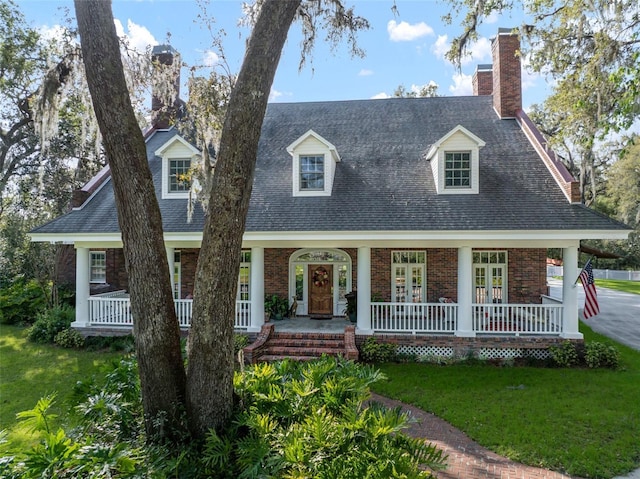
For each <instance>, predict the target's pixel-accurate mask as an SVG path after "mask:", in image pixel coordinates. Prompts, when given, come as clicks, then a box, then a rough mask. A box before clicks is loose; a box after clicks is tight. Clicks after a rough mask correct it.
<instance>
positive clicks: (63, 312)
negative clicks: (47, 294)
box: [27, 305, 75, 343]
mask: <svg viewBox="0 0 640 479" xmlns="http://www.w3.org/2000/svg"><path fill="white" fill-rule="evenodd" d="M74 318H75V311H74V309H73V308H72V307H70V306H66V305H63V306H56V307H53V308H51V309H47V310H46V311H43V312H41V313H39V314H38V318H37V319H36V322H35V323H33V326H31V328H30V329H29V334H28V336H27V338H28V339H29V341H32V342H34V343H53V342H54V339H55V338H56V336H57V335H58V333H60V332H62V331H64V330H66V329H69V326H71V323H72V322H73V320H74Z"/></svg>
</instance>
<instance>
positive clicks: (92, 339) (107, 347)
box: [84, 334, 135, 353]
mask: <svg viewBox="0 0 640 479" xmlns="http://www.w3.org/2000/svg"><path fill="white" fill-rule="evenodd" d="M84 346H85V348H86V349H88V350H89V351H103V350H104V351H111V352H113V353H115V352H123V353H131V352H133V351H135V340H134V339H133V336H132V335H131V334H127V335H126V336H88V337H87V338H85V341H84Z"/></svg>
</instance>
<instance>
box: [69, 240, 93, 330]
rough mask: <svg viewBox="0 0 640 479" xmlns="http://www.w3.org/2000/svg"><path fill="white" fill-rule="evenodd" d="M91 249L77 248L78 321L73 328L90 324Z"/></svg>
mask: <svg viewBox="0 0 640 479" xmlns="http://www.w3.org/2000/svg"><path fill="white" fill-rule="evenodd" d="M90 294H91V291H90V289H89V248H76V320H75V321H74V322H73V323H72V324H71V326H74V327H77V328H86V327H89V326H91V324H90V323H89V295H90Z"/></svg>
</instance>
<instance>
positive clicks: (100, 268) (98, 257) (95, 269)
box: [89, 251, 107, 283]
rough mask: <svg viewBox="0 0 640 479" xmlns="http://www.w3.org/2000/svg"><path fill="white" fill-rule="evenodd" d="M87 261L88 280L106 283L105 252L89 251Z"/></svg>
mask: <svg viewBox="0 0 640 479" xmlns="http://www.w3.org/2000/svg"><path fill="white" fill-rule="evenodd" d="M89 262H90V264H89V281H90V282H92V283H106V282H107V253H106V252H104V251H91V252H90V257H89Z"/></svg>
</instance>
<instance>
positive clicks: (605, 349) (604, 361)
mask: <svg viewBox="0 0 640 479" xmlns="http://www.w3.org/2000/svg"><path fill="white" fill-rule="evenodd" d="M585 361H586V363H587V366H589V367H590V368H610V369H617V368H618V366H619V365H620V351H618V349H617V348H616V347H615V346H612V345H608V344H604V343H599V342H597V341H594V342H591V343H587V345H586V347H585Z"/></svg>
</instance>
